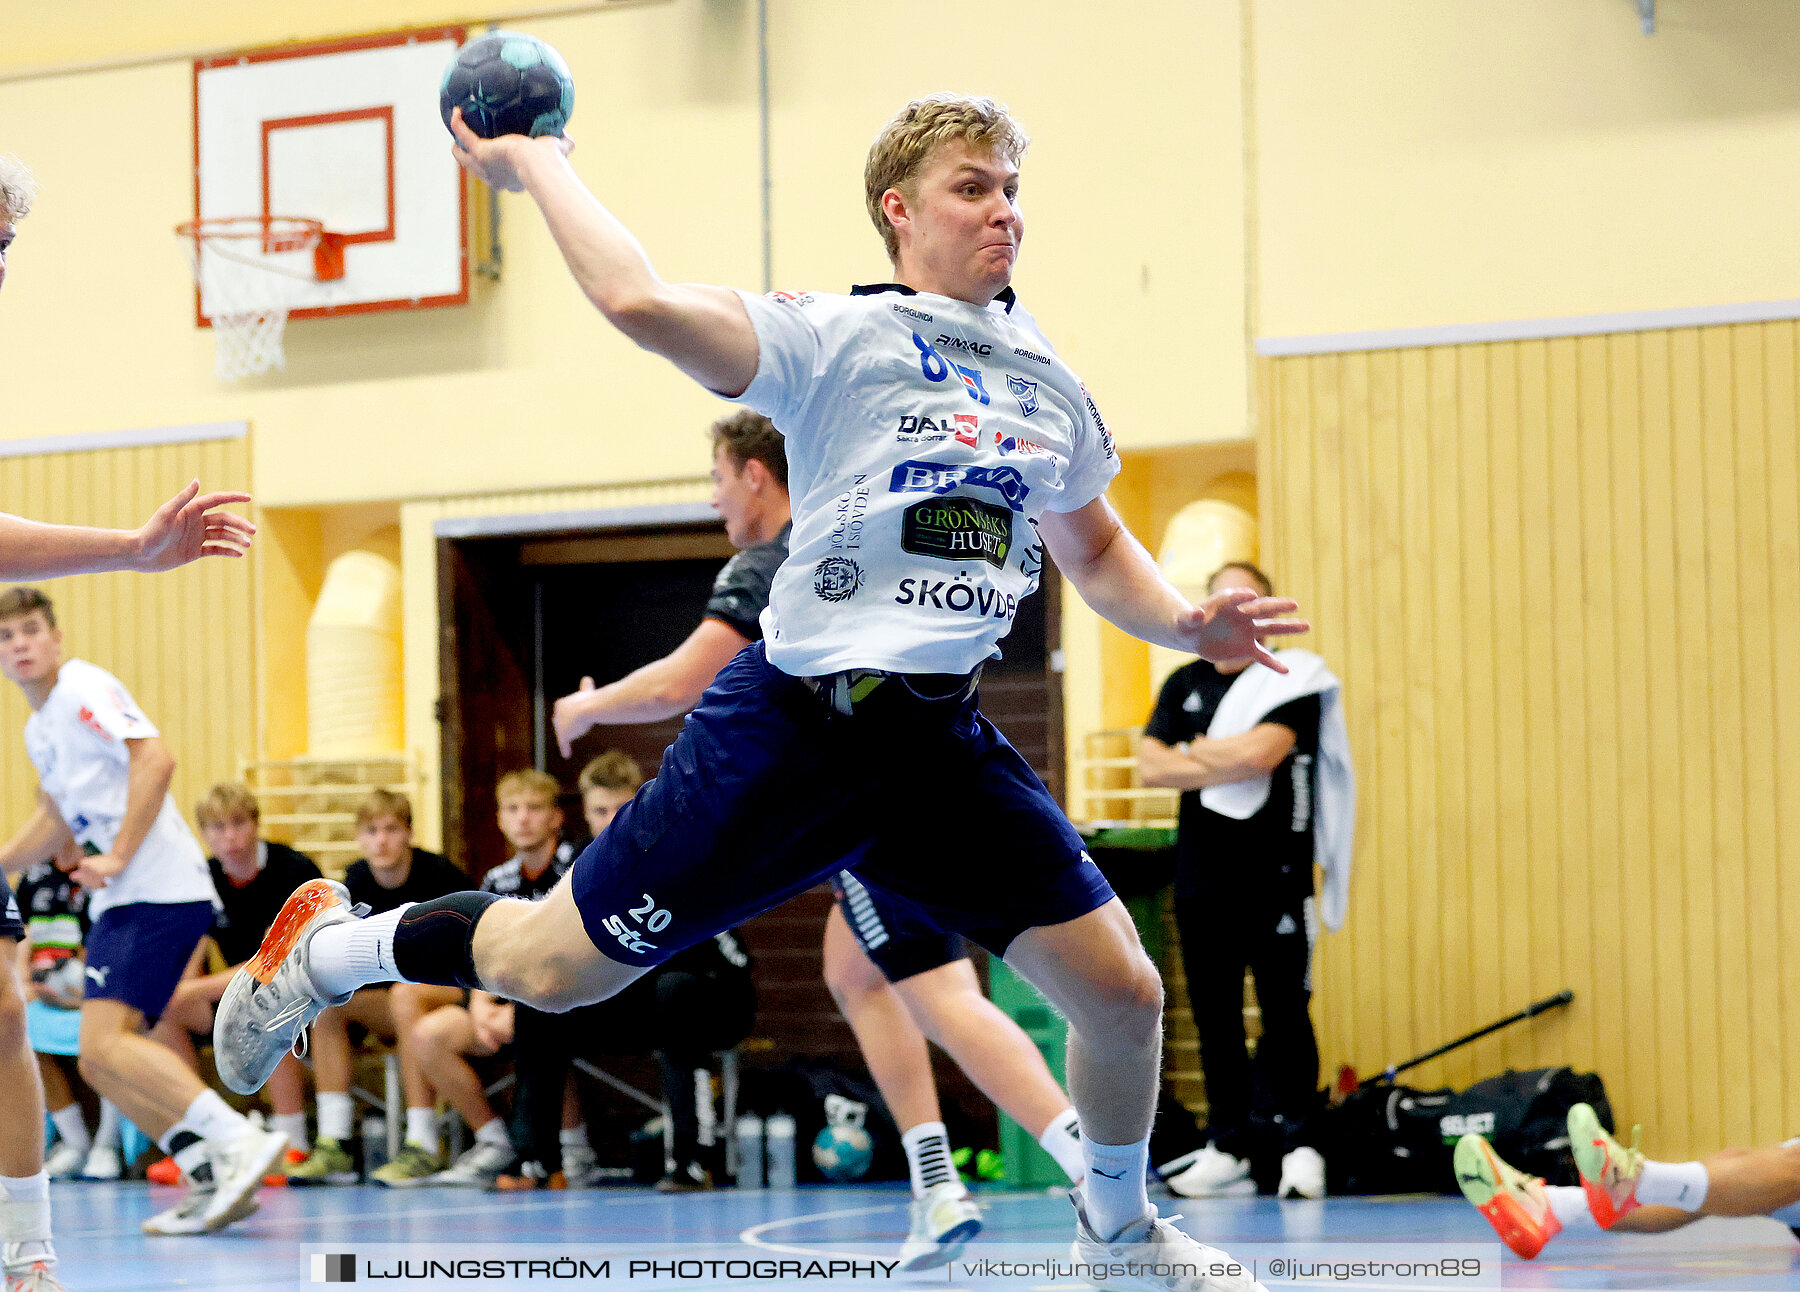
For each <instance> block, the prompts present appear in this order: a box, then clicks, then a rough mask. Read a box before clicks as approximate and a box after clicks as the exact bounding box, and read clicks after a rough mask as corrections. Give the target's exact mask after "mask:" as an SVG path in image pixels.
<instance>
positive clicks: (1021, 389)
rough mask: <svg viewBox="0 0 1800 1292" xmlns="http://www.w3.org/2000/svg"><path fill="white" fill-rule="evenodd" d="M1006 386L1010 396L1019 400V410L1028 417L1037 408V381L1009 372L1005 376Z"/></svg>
mask: <svg viewBox="0 0 1800 1292" xmlns="http://www.w3.org/2000/svg"><path fill="white" fill-rule="evenodd" d="M1006 388H1007V389H1008V390H1010V391H1011V392H1012V397H1013V398H1014V399H1016V400H1018V401H1019V411H1020V412H1021V413H1023V414H1024V415H1025V416H1027V417H1030V416H1031V415H1032V414H1033V413H1035V412H1037V410H1038V398H1037V382H1035V381H1033V380H1031V379H1030V378H1029V377H1015V376H1013V375H1012V374H1011V373H1008V374H1007V376H1006Z"/></svg>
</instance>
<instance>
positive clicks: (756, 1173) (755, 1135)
mask: <svg viewBox="0 0 1800 1292" xmlns="http://www.w3.org/2000/svg"><path fill="white" fill-rule="evenodd" d="M737 1149H738V1168H737V1187H738V1188H740V1189H760V1188H762V1187H763V1121H762V1118H760V1117H758V1116H757V1115H756V1114H755V1113H745V1114H744V1115H743V1116H742V1117H739V1118H738V1119H737Z"/></svg>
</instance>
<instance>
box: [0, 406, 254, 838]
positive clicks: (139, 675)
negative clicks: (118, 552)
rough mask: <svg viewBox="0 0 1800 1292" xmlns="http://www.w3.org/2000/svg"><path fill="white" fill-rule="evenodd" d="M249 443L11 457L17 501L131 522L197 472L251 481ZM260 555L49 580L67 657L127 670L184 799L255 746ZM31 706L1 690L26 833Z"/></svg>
mask: <svg viewBox="0 0 1800 1292" xmlns="http://www.w3.org/2000/svg"><path fill="white" fill-rule="evenodd" d="M249 458H250V453H249V444H248V441H246V440H243V439H236V440H209V441H201V442H193V443H187V444H167V445H156V446H147V447H144V448H129V449H96V450H91V451H87V452H72V453H49V454H38V455H31V456H21V457H11V458H0V499H4V500H5V504H4V505H5V506H6V507H7V509H8V510H12V511H18V512H24V513H25V514H27V515H31V516H35V517H41V518H43V519H46V520H55V521H60V522H64V523H68V524H83V525H108V526H116V527H121V528H132V527H135V526H137V525H140V524H142V523H143V521H144V519H145V518H146V517H147V516H149V515H150V513H151V512H152V511H154V510H155V509H156V508H157V507H158V506H160V505H161V504H162V503H163V502H164V501H165V500H166V499H167V498H168V497H169V495H170V494H172V493H174V492H175V490H176V489H178V488H180V487H181V485H183V484H185V483H186V482H187V481H189V480H191V479H193V478H194V477H195V476H199V477H200V478H201V479H202V480H203V481H204V482H205V484H206V486H207V487H208V488H217V489H234V488H235V489H241V488H243V487H244V485H245V483H246V482H247V480H248V477H249ZM256 573H257V569H256V561H255V560H228V559H209V560H204V561H201V562H199V563H197V564H195V565H191V566H188V567H186V568H185V569H181V570H176V571H173V572H171V573H167V574H156V575H145V574H101V575H86V576H82V577H79V578H70V579H52V580H47V581H46V582H45V583H43V584H42V585H41V586H42V587H43V589H44V592H45V593H46V595H48V596H49V597H50V599H51V601H52V602H53V603H54V605H55V607H56V618H57V624H58V626H59V627H61V629H62V630H63V652H64V655H65V657H68V656H78V657H80V658H82V659H85V660H89V661H91V662H93V663H95V664H98V665H100V666H101V667H102V668H104V669H107V670H108V671H109V672H112V673H114V674H116V675H117V676H118V678H119V680H120V681H122V682H124V683H125V686H126V688H127V689H128V690H130V692H131V693H132V695H133V696H134V697H135V698H136V699H137V702H138V703H139V704H140V705H141V706H142V707H143V710H144V712H145V713H146V714H147V715H148V716H149V718H150V721H151V722H153V723H155V724H156V726H157V728H158V729H159V730H160V731H161V732H162V736H163V739H164V740H165V741H166V742H167V744H168V746H169V750H170V752H171V753H173V754H174V755H175V759H176V768H175V782H174V786H173V792H174V795H175V802H176V803H177V804H178V805H180V807H181V810H182V812H183V813H184V814H185V815H188V816H189V819H190V821H191V819H192V809H193V805H194V804H195V803H196V802H197V801H198V800H199V798H200V796H201V795H202V794H203V793H205V791H206V788H207V786H209V785H211V784H212V783H213V782H215V781H219V780H227V779H230V778H231V777H232V776H234V775H235V774H236V771H237V760H238V758H239V757H241V756H244V755H246V754H249V753H251V752H252V751H253V750H254V748H255V743H256V734H257V733H256V704H255V693H256V685H255V676H254V674H255V666H256V658H255V651H254V650H253V641H254V636H255V634H254V614H253V602H254V591H255V584H256ZM30 712H31V710H30V707H29V706H28V705H27V704H26V703H25V699H24V697H23V696H22V695H21V694H20V693H19V690H18V688H17V687H15V686H11V685H0V812H4V819H3V820H0V830H4V831H6V832H7V833H8V834H10V833H11V832H12V831H13V830H15V829H17V828H18V827H19V826H20V825H21V824H22V823H23V822H24V819H25V817H26V815H28V814H29V813H30V812H31V810H32V809H33V807H34V806H35V804H36V798H35V794H36V790H37V773H36V772H35V771H33V770H32V767H31V763H30V761H29V760H28V759H27V758H26V757H25V740H24V726H25V719H26V717H28V716H29V714H30Z"/></svg>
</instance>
